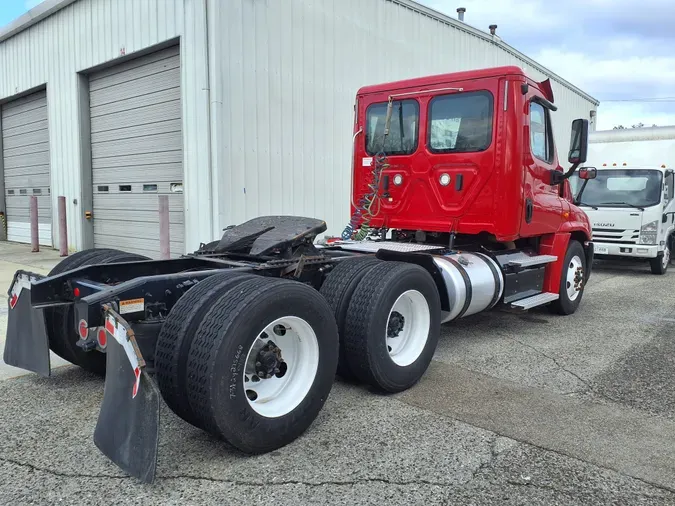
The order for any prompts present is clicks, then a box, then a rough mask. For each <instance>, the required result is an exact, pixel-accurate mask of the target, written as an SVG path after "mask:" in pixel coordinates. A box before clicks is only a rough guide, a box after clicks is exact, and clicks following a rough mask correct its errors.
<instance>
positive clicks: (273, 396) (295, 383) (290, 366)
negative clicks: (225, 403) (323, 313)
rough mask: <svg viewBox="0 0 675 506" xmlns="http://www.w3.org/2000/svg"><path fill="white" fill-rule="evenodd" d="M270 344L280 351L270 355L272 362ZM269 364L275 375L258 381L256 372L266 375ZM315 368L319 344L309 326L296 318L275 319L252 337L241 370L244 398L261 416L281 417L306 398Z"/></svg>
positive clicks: (315, 371)
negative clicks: (273, 367) (251, 342)
mask: <svg viewBox="0 0 675 506" xmlns="http://www.w3.org/2000/svg"><path fill="white" fill-rule="evenodd" d="M274 345H275V346H276V348H278V349H279V350H280V351H279V352H277V353H274V355H275V356H276V359H271V358H270V354H271V353H272V352H270V347H272V346H274ZM261 352H262V355H261ZM279 356H280V358H279ZM261 357H264V359H263V360H262V361H261V360H260V359H261ZM263 363H264V364H265V365H263ZM272 363H274V364H276V365H277V369H278V370H279V372H278V373H276V374H274V373H272V375H271V377H266V378H261V377H260V376H259V374H258V373H259V372H261V371H262V372H265V373H266V374H270V373H269V368H270V367H271V364H272ZM257 364H260V365H257ZM281 364H285V366H283V365H281ZM318 369H319V341H318V339H317V338H316V334H315V333H314V329H313V328H312V326H311V325H310V324H309V323H307V322H306V321H305V320H303V319H302V318H298V317H297V316H284V317H282V318H278V319H276V320H274V321H273V322H271V323H269V324H268V325H267V326H266V327H265V328H264V329H263V330H262V332H260V333H259V334H258V335H257V336H256V339H255V340H254V342H253V344H252V345H251V347H250V348H249V350H248V354H247V356H246V367H245V369H244V390H245V395H246V399H247V401H248V403H249V405H250V406H251V407H252V408H253V410H254V411H255V412H256V413H258V414H259V415H261V416H264V417H267V418H276V417H279V416H284V415H286V414H288V413H290V412H291V411H293V410H294V409H295V408H296V407H298V405H299V404H300V403H301V402H302V401H303V399H304V398H305V397H306V396H307V393H308V392H309V390H310V388H311V387H312V384H313V383H314V379H315V378H316V374H317V371H318ZM284 370H285V372H284Z"/></svg>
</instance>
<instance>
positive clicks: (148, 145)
mask: <svg viewBox="0 0 675 506" xmlns="http://www.w3.org/2000/svg"><path fill="white" fill-rule="evenodd" d="M182 142H183V139H182V136H181V133H180V132H169V133H164V134H155V135H144V136H141V137H134V138H132V139H120V140H114V141H107V142H98V143H96V144H93V145H92V148H91V156H92V159H94V160H95V159H97V158H109V157H112V156H126V155H136V154H147V153H160V152H163V151H171V150H175V149H176V147H177V146H180V145H181V143H182Z"/></svg>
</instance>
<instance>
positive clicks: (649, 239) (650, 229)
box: [640, 220, 659, 244]
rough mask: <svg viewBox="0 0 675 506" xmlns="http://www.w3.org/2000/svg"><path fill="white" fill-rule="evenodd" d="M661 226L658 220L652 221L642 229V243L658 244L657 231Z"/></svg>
mask: <svg viewBox="0 0 675 506" xmlns="http://www.w3.org/2000/svg"><path fill="white" fill-rule="evenodd" d="M658 228H659V222H658V220H654V221H650V222H649V223H647V224H646V225H643V226H642V228H641V229H640V244H656V232H657V230H658Z"/></svg>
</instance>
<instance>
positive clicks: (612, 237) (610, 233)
mask: <svg viewBox="0 0 675 506" xmlns="http://www.w3.org/2000/svg"><path fill="white" fill-rule="evenodd" d="M639 238H640V231H639V230H626V229H623V230H622V229H616V228H594V229H593V240H594V241H595V242H607V243H612V244H637V243H638V239H639Z"/></svg>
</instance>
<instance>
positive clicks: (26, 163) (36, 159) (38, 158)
mask: <svg viewBox="0 0 675 506" xmlns="http://www.w3.org/2000/svg"><path fill="white" fill-rule="evenodd" d="M44 165H49V152H48V151H43V152H41V153H28V154H26V155H21V156H10V157H6V158H5V169H18V168H20V167H41V166H44Z"/></svg>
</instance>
